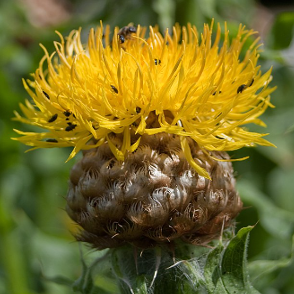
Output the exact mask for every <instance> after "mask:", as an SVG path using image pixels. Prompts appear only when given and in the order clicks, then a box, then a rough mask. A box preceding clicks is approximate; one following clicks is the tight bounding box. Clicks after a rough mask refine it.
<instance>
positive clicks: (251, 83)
mask: <svg viewBox="0 0 294 294" xmlns="http://www.w3.org/2000/svg"><path fill="white" fill-rule="evenodd" d="M253 83H254V79H252V81H251V82H250V84H249V85H248V87H251V86H252V85H253Z"/></svg>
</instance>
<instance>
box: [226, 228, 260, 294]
mask: <svg viewBox="0 0 294 294" xmlns="http://www.w3.org/2000/svg"><path fill="white" fill-rule="evenodd" d="M252 229H253V227H251V226H249V227H246V228H242V229H240V230H239V232H238V233H237V235H236V237H234V238H233V239H232V240H231V241H230V243H229V245H228V246H227V248H226V249H225V252H224V255H223V259H222V268H221V270H222V277H221V280H222V284H223V285H224V287H225V288H226V290H227V293H252V294H253V293H259V292H258V291H257V290H255V289H254V288H253V287H252V285H251V283H250V282H249V275H248V269H247V246H248V241H249V233H250V231H251V230H252Z"/></svg>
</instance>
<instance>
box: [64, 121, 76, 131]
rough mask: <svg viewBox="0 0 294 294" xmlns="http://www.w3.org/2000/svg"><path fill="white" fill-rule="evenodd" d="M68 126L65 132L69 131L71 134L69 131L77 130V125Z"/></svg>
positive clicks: (70, 124) (69, 124)
mask: <svg viewBox="0 0 294 294" xmlns="http://www.w3.org/2000/svg"><path fill="white" fill-rule="evenodd" d="M67 124H68V126H67V127H66V128H65V130H66V131H67V132H69V131H72V130H74V129H75V128H76V126H77V125H76V124H73V123H70V122H69V123H67Z"/></svg>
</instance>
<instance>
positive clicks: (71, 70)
mask: <svg viewBox="0 0 294 294" xmlns="http://www.w3.org/2000/svg"><path fill="white" fill-rule="evenodd" d="M254 33H255V32H254V31H252V30H246V29H245V27H244V26H242V25H240V27H239V31H238V33H237V36H235V38H234V39H232V40H231V41H230V38H229V31H228V30H227V28H226V25H225V28H224V33H223V34H222V33H221V28H220V25H219V24H218V25H217V28H216V34H215V37H214V39H213V40H212V35H213V22H212V24H211V25H210V26H209V25H204V29H203V33H201V34H199V33H198V31H197V29H196V27H194V26H191V25H189V24H188V26H187V27H182V28H181V27H179V26H178V25H176V26H175V27H174V28H173V32H172V34H171V35H170V34H169V33H168V31H166V32H165V34H164V35H162V34H161V33H160V32H159V31H158V28H156V27H150V28H149V37H147V38H145V35H146V28H143V27H140V26H137V27H132V26H128V27H124V28H122V29H120V30H119V29H118V28H116V29H115V30H114V33H113V35H112V34H111V32H110V28H109V27H108V26H106V27H105V28H104V27H103V26H102V23H101V26H100V27H98V28H97V29H96V30H94V29H92V30H91V31H90V33H89V36H88V42H87V45H85V46H84V45H83V44H82V42H81V30H78V31H73V32H72V33H70V35H69V36H68V38H67V39H66V42H65V41H64V39H63V37H62V36H61V35H60V38H61V41H60V42H55V48H56V52H55V53H53V54H51V55H50V54H49V53H48V52H47V50H46V49H45V48H44V47H43V46H42V47H43V49H44V51H45V55H44V57H43V58H42V60H41V61H40V65H39V68H38V69H37V70H36V72H35V74H33V81H31V80H28V81H24V86H25V88H26V90H27V91H28V93H29V94H30V96H31V97H32V99H33V102H30V101H28V100H27V101H26V103H25V105H23V104H21V105H20V107H21V110H22V112H23V113H24V116H23V117H22V116H21V115H19V114H18V113H17V112H16V113H15V116H16V117H15V118H16V120H18V121H21V122H24V123H27V124H31V125H34V126H38V127H41V128H43V129H45V130H46V131H45V132H41V133H36V132H22V131H18V130H16V132H17V133H18V134H20V135H22V136H21V137H18V138H17V140H19V141H21V142H23V143H25V144H27V145H29V146H33V149H35V148H42V147H49V148H50V147H66V146H72V147H73V151H72V152H71V154H70V156H69V159H71V158H73V157H74V156H75V155H76V154H77V153H78V152H79V151H80V150H84V156H83V158H82V160H81V161H80V162H78V163H77V164H76V165H75V166H74V167H73V169H72V171H71V175H70V187H69V191H68V195H67V212H68V214H69V216H70V217H71V218H72V219H73V220H74V221H76V222H77V223H78V224H79V225H80V226H81V227H82V228H83V230H82V231H81V232H80V234H79V235H78V236H77V239H78V240H82V241H86V242H89V243H91V244H92V245H93V246H94V247H96V248H98V249H103V248H108V247H110V248H111V247H117V246H121V245H123V244H125V243H131V244H134V245H135V246H139V247H149V246H153V245H156V244H158V243H160V244H161V243H170V242H172V241H173V240H175V239H179V238H180V239H182V240H184V241H186V242H188V243H192V244H205V243H207V242H209V241H210V240H212V239H213V238H215V237H217V236H219V234H220V232H221V230H222V228H226V227H228V226H229V225H231V224H232V220H233V219H234V218H235V217H236V216H237V214H238V213H239V211H240V210H241V209H242V202H241V200H240V198H239V196H238V194H237V192H236V190H235V180H234V177H233V170H232V166H231V163H230V161H231V160H230V158H229V156H228V155H227V153H226V151H232V150H237V149H239V148H242V147H244V146H254V145H256V144H258V145H265V146H273V145H272V144H271V143H269V142H268V141H266V140H265V139H264V138H263V137H264V135H265V134H259V133H254V132H250V131H249V130H247V129H245V128H244V125H247V124H249V123H254V124H258V125H261V126H264V123H263V122H262V121H261V120H260V119H259V116H260V115H261V114H262V113H263V112H264V111H265V110H266V108H267V107H268V106H270V107H271V106H272V105H271V103H270V96H269V94H270V93H271V92H272V91H273V90H274V88H270V87H268V84H269V82H270V80H271V70H269V71H268V72H266V73H265V74H263V75H262V73H261V72H260V68H259V66H257V61H258V58H259V54H258V48H259V45H258V39H256V40H255V41H254V42H253V43H252V44H251V46H250V47H249V48H248V49H247V51H245V52H243V51H242V47H243V46H244V44H245V42H247V41H248V40H249V39H250V37H251V36H252V35H253V34H254ZM220 44H221V45H220ZM243 53H244V54H243ZM45 62H47V66H45V65H44V63H45Z"/></svg>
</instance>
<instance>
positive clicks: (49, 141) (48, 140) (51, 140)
mask: <svg viewBox="0 0 294 294" xmlns="http://www.w3.org/2000/svg"><path fill="white" fill-rule="evenodd" d="M46 142H48V143H58V141H57V140H56V139H47V140H46Z"/></svg>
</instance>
